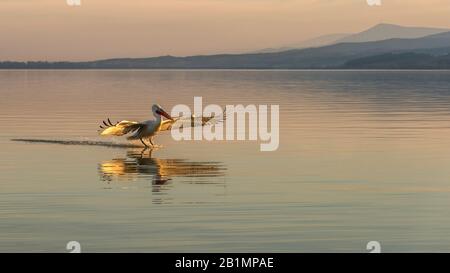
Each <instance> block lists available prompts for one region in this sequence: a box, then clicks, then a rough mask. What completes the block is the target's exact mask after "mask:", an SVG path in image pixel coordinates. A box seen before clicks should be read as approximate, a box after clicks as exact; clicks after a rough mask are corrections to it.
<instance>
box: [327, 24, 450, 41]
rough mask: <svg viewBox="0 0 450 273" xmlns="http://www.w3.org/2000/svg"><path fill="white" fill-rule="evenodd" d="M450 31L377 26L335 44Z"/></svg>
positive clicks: (386, 25) (385, 25) (409, 37)
mask: <svg viewBox="0 0 450 273" xmlns="http://www.w3.org/2000/svg"><path fill="white" fill-rule="evenodd" d="M447 31H450V29H444V28H428V27H405V26H399V25H393V24H378V25H376V26H374V27H371V28H370V29H368V30H365V31H363V32H360V33H356V34H353V35H348V36H346V37H343V38H341V39H337V40H336V41H335V43H363V42H373V41H381V40H387V39H393V38H405V39H412V38H420V37H424V36H428V35H433V34H438V33H443V32H447Z"/></svg>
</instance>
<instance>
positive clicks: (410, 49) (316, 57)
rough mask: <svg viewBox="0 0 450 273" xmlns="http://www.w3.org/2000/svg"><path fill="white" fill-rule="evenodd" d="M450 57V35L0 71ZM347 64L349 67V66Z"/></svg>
mask: <svg viewBox="0 0 450 273" xmlns="http://www.w3.org/2000/svg"><path fill="white" fill-rule="evenodd" d="M400 53H417V54H420V53H423V54H428V55H431V56H443V55H446V54H449V53H450V32H444V33H439V34H434V35H429V36H425V37H421V38H414V39H399V38H395V39H388V40H382V41H375V42H364V43H339V44H334V45H328V46H323V47H317V48H306V49H297V50H289V51H284V52H276V53H253V54H221V55H205V56H190V57H173V56H161V57H154V58H138V59H109V60H99V61H92V62H75V63H71V62H59V63H45V62H30V63H17V62H12V63H11V62H9V63H0V68H29V69H34V68H36V69H39V68H53V69H58V68H61V69H65V68H79V69H158V68H161V69H330V68H344V67H345V66H346V65H349V63H350V62H351V61H352V60H357V59H363V60H364V58H366V57H370V56H376V55H382V54H400ZM350 64H351V63H350Z"/></svg>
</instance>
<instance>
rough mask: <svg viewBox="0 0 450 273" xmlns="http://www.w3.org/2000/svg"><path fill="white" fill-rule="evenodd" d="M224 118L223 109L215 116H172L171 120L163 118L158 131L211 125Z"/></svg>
mask: <svg viewBox="0 0 450 273" xmlns="http://www.w3.org/2000/svg"><path fill="white" fill-rule="evenodd" d="M225 119H226V113H225V111H224V112H223V113H222V115H220V116H217V117H215V116H214V115H211V116H200V117H196V116H194V115H192V116H190V117H177V118H173V120H170V119H167V120H164V121H163V122H162V124H161V128H160V129H159V130H160V131H169V130H171V129H172V128H180V129H181V128H185V127H196V126H206V125H213V124H217V123H219V122H222V121H224V120H225Z"/></svg>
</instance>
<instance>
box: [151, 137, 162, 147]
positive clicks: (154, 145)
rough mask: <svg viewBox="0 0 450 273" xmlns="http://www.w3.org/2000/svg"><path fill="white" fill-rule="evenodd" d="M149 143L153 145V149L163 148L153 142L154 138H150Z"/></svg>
mask: <svg viewBox="0 0 450 273" xmlns="http://www.w3.org/2000/svg"><path fill="white" fill-rule="evenodd" d="M148 141H149V142H150V144H152V148H161V147H162V145H158V144H155V142H153V137H150V138H149V139H148Z"/></svg>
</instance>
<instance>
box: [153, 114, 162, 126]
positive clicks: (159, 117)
mask: <svg viewBox="0 0 450 273" xmlns="http://www.w3.org/2000/svg"><path fill="white" fill-rule="evenodd" d="M153 115H154V116H155V118H156V123H158V124H161V115H159V114H157V113H153Z"/></svg>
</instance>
